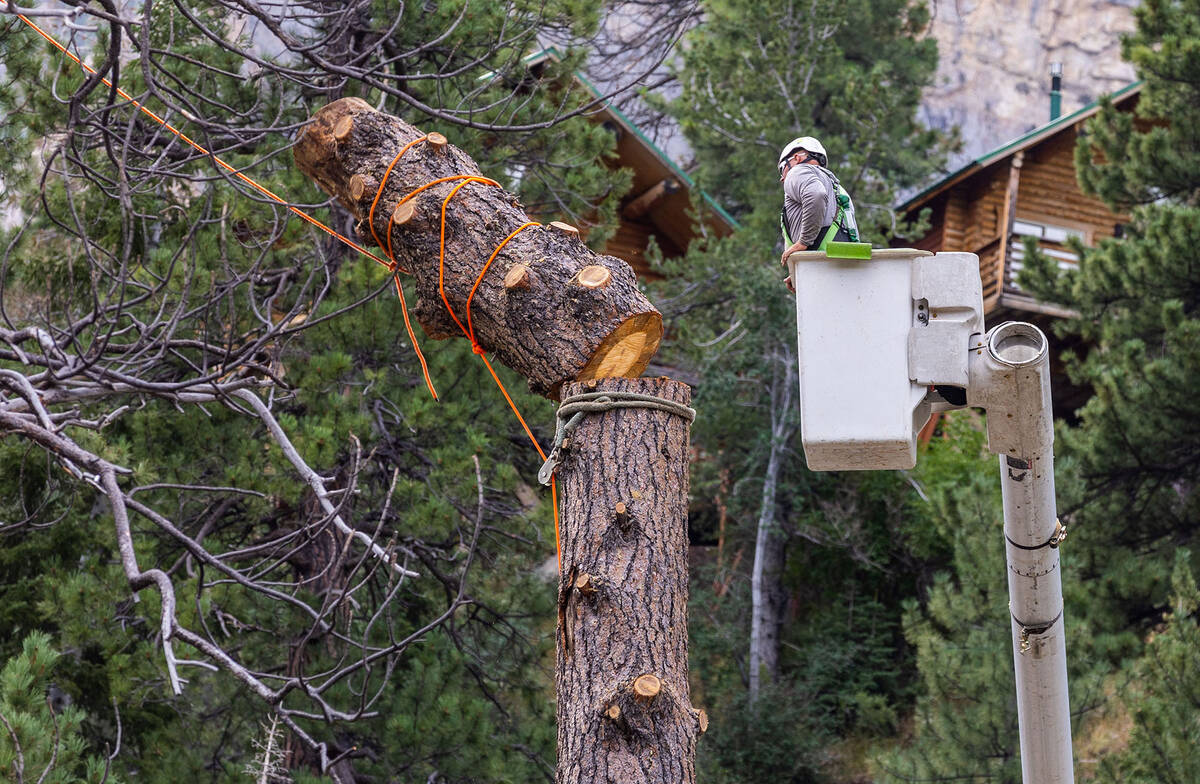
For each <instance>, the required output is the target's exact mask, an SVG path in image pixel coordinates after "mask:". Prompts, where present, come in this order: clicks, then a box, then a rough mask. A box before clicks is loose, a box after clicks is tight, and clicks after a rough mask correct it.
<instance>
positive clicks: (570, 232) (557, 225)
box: [549, 221, 579, 237]
mask: <svg viewBox="0 0 1200 784" xmlns="http://www.w3.org/2000/svg"><path fill="white" fill-rule="evenodd" d="M549 225H550V228H552V229H555V230H557V231H561V232H562V233H563V234H566V235H567V236H569V237H578V236H579V229H577V228H575V227H574V226H572V225H571V224H569V223H563V222H562V221H550V224H549Z"/></svg>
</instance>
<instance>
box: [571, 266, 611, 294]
mask: <svg viewBox="0 0 1200 784" xmlns="http://www.w3.org/2000/svg"><path fill="white" fill-rule="evenodd" d="M611 281H612V273H611V272H609V271H608V267H604V266H601V265H599V264H589V265H587V266H586V267H584V268H583V269H581V270H579V273H578V274H577V275H576V276H575V282H576V283H578V284H579V285H580V286H582V287H584V288H585V289H602V288H604V287H605V286H607V285H608V284H609V283H610V282H611Z"/></svg>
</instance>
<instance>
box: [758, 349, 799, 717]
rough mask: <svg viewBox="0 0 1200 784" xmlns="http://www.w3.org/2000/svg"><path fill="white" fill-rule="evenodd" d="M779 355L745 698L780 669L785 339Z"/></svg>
mask: <svg viewBox="0 0 1200 784" xmlns="http://www.w3.org/2000/svg"><path fill="white" fill-rule="evenodd" d="M780 351H781V352H782V356H781V357H777V358H776V359H775V360H774V361H773V362H772V363H771V364H772V373H771V390H770V392H771V411H770V418H771V431H770V437H771V445H770V447H769V452H768V456H767V469H766V472H765V474H764V475H763V490H762V501H761V505H760V506H759V513H758V535H757V536H756V537H755V541H754V570H753V573H752V574H751V577H750V662H749V667H748V669H749V671H750V672H749V675H750V704H751V705H753V704H754V703H756V702H757V701H758V694H759V691H760V689H761V686H762V678H763V676H764V675H766V677H767V680H768V681H771V680H774V679H775V678H776V677H777V676H778V675H779V630H780V628H782V626H783V611H784V604H785V601H786V595H785V593H784V591H783V587H782V586H781V585H780V581H781V579H782V576H783V556H784V546H785V545H786V544H787V540H786V539H785V537H784V535H783V531H782V530H781V529H780V526H779V523H778V521H777V520H776V517H775V496H776V492H777V491H778V488H779V474H780V472H781V471H782V469H783V457H784V451H785V450H786V449H787V447H788V442H790V441H791V440H792V436H794V435H795V434H796V415H795V412H794V411H793V408H792V389H793V388H794V387H795V385H796V359H795V354H793V353H792V347H791V345H790V344H784V345H782V346H781V347H780Z"/></svg>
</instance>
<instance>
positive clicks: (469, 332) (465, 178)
mask: <svg viewBox="0 0 1200 784" xmlns="http://www.w3.org/2000/svg"><path fill="white" fill-rule="evenodd" d="M17 18H18V19H20V20H21V21H22V22H24V23H25V24H26V25H28V26H29V27H30V28H32V29H33V30H34V31H35V32H37V34H38V35H40V36H41V37H42V38H44V39H45V40H46V41H47V42H48V43H50V44H51V45H52V46H53V47H54V48H55V49H57V50H58V51H60V52H62V54H64V55H65V56H66V57H68V58H69V59H71V60H72V61H73V62H74V63H75V64H76V65H78V66H79V67H80V68H82V69H83V70H84V71H87V72H88V73H89V74H92V75H94V76H95V75H98V74H97V72H96V70H95V69H94V68H92V67H91V66H90V65H88V64H87V63H85V62H83V60H81V59H80V58H79V57H77V56H76V55H74V54H72V53H71V52H70V51H69V50H68V49H67V48H66V47H65V46H63V45H62V44H61V43H59V42H58V40H57V39H55V38H54V37H53V36H51V35H50V34H49V33H47V32H46V31H45V30H43V29H42V28H40V27H38V26H37V25H36V24H34V23H33V21H32V20H30V19H29V17H27V16H25V15H23V14H17ZM100 81H101V82H103V83H104V85H105V86H106V87H108V88H109V89H112V90H115V91H116V93H117V95H119V96H121V97H122V98H124V99H125V100H127V101H129V102H130V104H132V105H133V106H134V107H135V108H137V109H138V110H139V111H141V112H142V113H143V114H145V115H146V116H147V117H149V118H150V119H152V120H154V121H155V122H156V123H158V124H159V125H161V126H162V127H163V128H164V129H166V130H167V131H169V132H170V133H172V134H174V135H175V136H176V137H177V138H178V139H179V140H180V141H182V142H184V143H185V144H187V145H188V146H189V147H191V148H192V149H194V150H195V151H196V152H198V153H200V154H201V155H204V156H206V157H208V158H209V159H211V160H212V161H213V162H214V163H215V164H217V165H218V166H220V167H221V168H223V169H225V170H226V171H228V172H229V173H230V174H232V175H233V176H234V177H236V178H237V179H239V180H241V181H242V182H244V183H245V184H246V185H249V186H250V187H251V188H253V189H254V190H256V191H258V192H259V193H261V194H262V195H264V196H266V197H267V198H269V199H271V200H272V201H274V202H276V203H278V204H280V205H282V206H284V207H286V208H287V209H288V210H289V211H290V212H292V213H293V214H295V215H296V216H298V217H299V218H301V219H302V220H304V221H305V222H307V223H309V224H311V225H312V226H314V227H316V228H318V229H320V230H321V231H323V232H325V233H326V234H328V235H329V236H331V237H333V238H335V239H337V240H339V241H340V242H342V243H344V244H345V245H347V246H348V247H350V248H353V249H354V250H356V251H358V252H359V253H361V254H362V255H364V256H366V257H367V258H369V259H372V260H373V261H375V262H377V263H378V264H381V265H382V266H384V267H387V268H388V270H389V271H390V272H391V273H392V278H393V280H394V281H395V284H396V296H397V297H398V298H399V300H400V309H401V312H402V313H403V314H404V327H405V329H407V330H408V336H409V338H410V339H411V340H412V344H413V349H414V350H415V351H416V354H417V358H418V359H419V360H420V362H421V372H422V373H423V374H424V376H425V385H426V386H427V387H428V388H429V392H430V394H432V395H433V398H434V400H437V399H438V395H437V391H436V390H435V389H434V387H433V381H432V379H431V378H430V376H429V367H428V365H427V364H426V362H425V355H424V354H422V353H421V347H420V346H419V345H418V343H417V337H416V334H415V333H414V332H413V329H412V324H411V322H410V321H409V317H408V305H407V303H406V302H405V301H404V289H403V287H402V286H401V285H400V276H399V274H398V271H403V272H405V273H406V274H411V273H409V272H408V270H403V269H402V268H401V267H400V265H399V263H398V262H397V261H396V257H395V255H394V254H393V253H392V233H391V230H390V229H391V221H390V220H389V222H388V226H389V230H388V232H387V235H388V236H387V243H386V248H387V255H388V259H389V260H388V261H384V260H383V259H381V258H379V257H378V256H376V255H375V254H374V253H372V252H371V251H369V250H367V249H366V248H365V247H363V246H362V245H359V244H358V243H356V242H354V241H353V240H351V239H350V238H349V237H346V236H344V235H342V234H340V233H338V232H336V231H334V230H333V229H331V228H330V227H329V226H326V225H325V224H324V223H322V222H321V221H319V220H317V219H316V218H314V217H312V216H311V215H309V214H307V213H306V212H304V211H303V210H301V209H299V208H297V207H294V206H292V205H291V204H289V203H288V202H287V201H285V200H284V199H282V198H281V197H279V196H277V195H276V194H275V193H273V192H272V191H270V190H268V189H267V188H266V187H264V186H263V185H260V184H259V183H258V182H256V181H255V180H253V179H252V178H250V177H249V176H248V175H246V174H243V173H242V172H240V171H238V170H237V169H236V168H234V167H233V166H232V165H230V164H228V163H226V162H225V161H224V160H222V159H221V158H218V157H217V156H216V155H215V154H213V153H212V152H210V151H209V150H207V149H206V148H204V147H202V146H201V145H199V144H197V143H196V142H195V141H193V140H192V139H191V138H190V137H189V136H187V134H185V133H183V132H182V131H180V130H179V129H178V128H176V127H175V126H173V125H171V124H170V123H168V122H167V121H166V120H165V119H164V118H162V117H160V116H159V115H157V114H155V113H154V112H152V111H151V110H150V109H147V108H146V107H145V106H144V105H143V104H142V103H141V102H140V101H138V100H136V99H135V98H134V97H133V96H131V95H130V94H129V93H127V92H125V91H124V90H122V89H121V88H120V87H115V86H114V85H113V83H112V82H111V81H109V80H108V79H107V78H105V77H100ZM427 138H428V137H426V136H422V137H419V138H417V139H414V140H412V141H410V142H408V143H407V144H405V145H404V147H403V148H401V150H400V152H399V153H397V154H396V157H395V158H393V159H392V162H391V163H390V164H388V167H387V170H386V171H385V172H384V175H383V181H382V182H381V183H379V190H378V191H377V192H376V194H375V198H374V200H373V201H372V202H371V209H370V211H369V212H368V213H367V224H368V225H369V226H370V227H371V236H372V237H373V238H374V240H375V242H376V244H378V245H379V246H380V247H384V243H381V242H380V241H379V235H378V234H376V233H375V221H374V218H375V207H376V205H378V203H379V198H380V196H382V195H383V189H384V185H386V183H387V180H388V177H389V176H390V175H391V173H392V168H393V167H394V166H395V165H396V163H397V162H398V161H399V160H400V158H401V156H403V155H404V153H406V152H408V150H409V149H410V148H411V147H413V146H414V145H415V144H417V143H418V142H421V141H426V140H427ZM455 180H462V182H460V183H459V184H458V185H456V186H455V187H454V188H453V189H451V191H450V194H449V195H448V196H446V198H445V199H444V200H443V201H442V213H441V237H440V248H439V251H438V290H439V292H440V293H441V295H442V302H443V303H445V305H446V310H447V311H448V312H449V313H450V317H451V318H452V319H454V323H455V324H457V325H458V327H459V329H461V330H462V331H463V335H465V336H466V338H467V339H468V340H469V341H470V342H471V350H472V351H473V352H474V353H476V354H478V355H479V358H480V359H482V360H483V364H484V366H485V367H487V369H488V372H489V373H490V374H491V376H492V380H493V381H495V382H496V386H497V387H499V388H500V392H501V393H502V394H503V395H504V399H505V400H506V401H507V402H508V405H509V408H511V409H512V411H513V413H514V414H516V416H517V421H519V422H520V423H521V427H522V428H524V430H525V435H527V436H528V437H529V440H530V442H532V444H533V447H534V449H536V450H537V453H538V455H539V456H540V457H541V458H542V461H543V462H544V461H545V460H546V453H545V452H544V451H543V450H542V447H541V445H540V444H539V443H538V441H537V438H536V437H535V436H534V435H533V431H532V430H530V428H529V425H528V424H526V422H525V418H524V417H523V416H521V412H520V411H519V410H518V409H517V405H516V403H514V402H513V399H512V397H511V396H510V395H509V394H508V390H507V389H505V387H504V384H503V383H501V381H500V377H499V376H498V375H496V371H495V369H493V368H492V363H490V362H488V359H487V357H486V356H485V352H484V349H483V347H482V346H480V345H479V343H478V342H476V340H475V330H474V325H473V324H472V321H471V300H472V299H473V298H474V297H475V291H476V290H477V289H478V288H479V284H480V283H481V282H482V281H483V276H484V275H485V274H486V273H487V271H488V268H489V267H491V265H492V262H493V261H494V260H495V259H496V257H497V256H498V255H499V253H500V250H501V249H502V248H503V247H504V246H505V245H507V244H508V241H509V240H511V239H512V238H513V237H515V236H517V234H519V233H520V232H522V231H524V230H525V229H527V228H528V227H530V226H536V225H540V224H537V223H535V222H532V221H531V222H529V223H525V224H523V225H521V226H519V227H518V228H517V229H516V230H515V231H513V232H512V233H511V234H509V235H508V236H507V237H505V238H504V240H503V241H502V242H501V243H500V244H499V245H497V246H496V249H495V250H494V251H493V252H492V255H491V256H490V257H489V258H488V260H487V263H486V264H484V265H483V269H482V270H481V271H480V273H479V276H478V277H477V278H476V280H475V285H474V286H472V287H471V293H470V294H469V295H468V296H467V303H466V316H467V326H465V327H464V326H463V324H462V322H461V321H459V319H458V316H457V315H455V313H454V310H453V309H452V308H451V307H450V302H449V300H448V299H447V298H446V289H445V285H444V282H445V266H446V206H447V205H448V204H449V203H450V199H452V198H453V197H454V195H455V194H457V193H458V192H459V190H461V189H462V188H463V187H464V186H466V185H467V184H468V183H471V182H479V183H482V184H485V185H490V186H495V187H500V184H499V183H498V182H496V181H495V180H490V179H488V178H486V177H479V176H475V175H467V174H462V175H456V176H453V177H441V178H438V179H435V180H432V181H430V182H427V183H425V184H424V185H422V186H420V187H419V188H417V189H416V190H414V191H412V192H411V193H408V194H407V195H405V196H404V197H403V198H401V199H400V201H398V202H397V203H396V207H398V206H400V205H401V204H403V203H405V202H406V201H408V200H409V199H411V198H413V197H414V196H416V195H417V194H418V193H421V192H422V191H424V190H427V189H428V188H431V187H433V186H434V185H437V184H439V183H443V182H451V181H455ZM394 209H395V207H393V210H394ZM550 496H551V502H552V505H553V509H554V549H555V552H556V553H557V556H558V568H559V571H560V572H561V571H562V546H561V542H560V536H559V521H558V486H557V483H556V482H555V481H554V478H553V477H551V480H550Z"/></svg>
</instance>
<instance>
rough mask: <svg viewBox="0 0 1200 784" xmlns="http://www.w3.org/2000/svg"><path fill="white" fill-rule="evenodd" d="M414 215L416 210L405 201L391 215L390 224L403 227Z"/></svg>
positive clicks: (409, 202)
mask: <svg viewBox="0 0 1200 784" xmlns="http://www.w3.org/2000/svg"><path fill="white" fill-rule="evenodd" d="M416 214H417V208H416V207H415V206H413V203H412V202H411V201H406V202H404V203H403V204H401V205H399V206H397V207H396V210H395V211H394V212H393V213H392V223H394V224H396V225H403V224H405V223H408V222H409V221H410V220H412V219H413V216H414V215H416Z"/></svg>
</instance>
